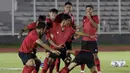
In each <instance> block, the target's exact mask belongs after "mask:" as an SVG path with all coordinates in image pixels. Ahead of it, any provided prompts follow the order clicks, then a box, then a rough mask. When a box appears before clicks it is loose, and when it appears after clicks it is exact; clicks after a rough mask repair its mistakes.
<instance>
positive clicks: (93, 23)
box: [87, 12, 98, 29]
mask: <svg viewBox="0 0 130 73" xmlns="http://www.w3.org/2000/svg"><path fill="white" fill-rule="evenodd" d="M87 17H88V18H89V20H90V22H91V23H92V25H93V26H94V27H95V28H96V29H98V24H97V23H96V22H95V21H94V20H93V19H92V17H91V15H90V13H89V12H87Z"/></svg>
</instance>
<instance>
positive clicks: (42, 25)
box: [37, 22, 47, 29]
mask: <svg viewBox="0 0 130 73" xmlns="http://www.w3.org/2000/svg"><path fill="white" fill-rule="evenodd" d="M45 27H47V24H46V22H38V25H37V29H41V28H43V29H44V28H45Z"/></svg>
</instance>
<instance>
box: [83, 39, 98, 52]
mask: <svg viewBox="0 0 130 73" xmlns="http://www.w3.org/2000/svg"><path fill="white" fill-rule="evenodd" d="M81 49H84V50H90V51H92V53H98V46H97V41H83V40H82V43H81Z"/></svg>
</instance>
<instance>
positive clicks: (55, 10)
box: [49, 8, 58, 14]
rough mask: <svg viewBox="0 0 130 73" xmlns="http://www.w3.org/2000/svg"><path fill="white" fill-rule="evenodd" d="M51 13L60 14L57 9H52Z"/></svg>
mask: <svg viewBox="0 0 130 73" xmlns="http://www.w3.org/2000/svg"><path fill="white" fill-rule="evenodd" d="M49 12H54V13H56V14H58V10H57V9H55V8H52V9H50V11H49Z"/></svg>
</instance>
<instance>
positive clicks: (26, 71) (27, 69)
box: [22, 65, 35, 73]
mask: <svg viewBox="0 0 130 73" xmlns="http://www.w3.org/2000/svg"><path fill="white" fill-rule="evenodd" d="M34 68H35V67H34V66H27V65H24V68H23V71H22V73H31V72H32V71H33V70H34Z"/></svg>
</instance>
